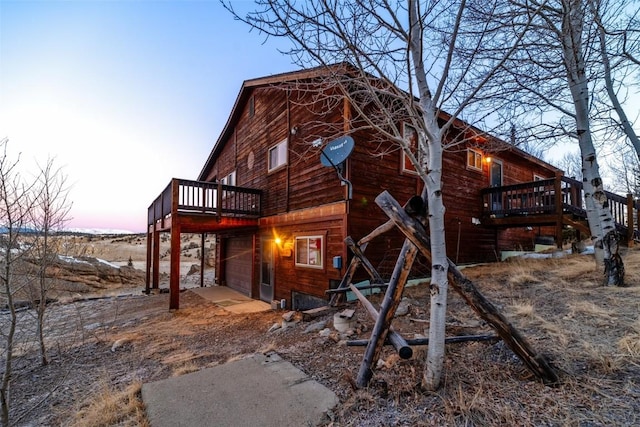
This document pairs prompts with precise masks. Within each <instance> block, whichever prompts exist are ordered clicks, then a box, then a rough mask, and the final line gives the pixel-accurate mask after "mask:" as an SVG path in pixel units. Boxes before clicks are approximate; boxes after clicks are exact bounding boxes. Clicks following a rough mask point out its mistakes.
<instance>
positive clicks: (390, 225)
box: [358, 220, 396, 247]
mask: <svg viewBox="0 0 640 427" xmlns="http://www.w3.org/2000/svg"><path fill="white" fill-rule="evenodd" d="M395 227H396V225H395V224H394V223H393V221H391V220H389V221H387V222H385V223H384V224H382V225H380V226H379V227H378V228H376V229H375V230H373V231H372V232H371V233H369V234H367V235H366V236H364V237H363V238H362V239H360V240H358V246H360V247H362V245H364V244H366V243H369V242H370V241H372V240H373V239H375V238H376V237H378V236H381V235H383V234H384V233H386V232H388V231H391V230H393V229H394V228H395Z"/></svg>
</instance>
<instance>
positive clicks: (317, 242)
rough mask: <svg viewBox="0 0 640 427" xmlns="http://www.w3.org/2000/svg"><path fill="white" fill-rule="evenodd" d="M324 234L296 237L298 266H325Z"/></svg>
mask: <svg viewBox="0 0 640 427" xmlns="http://www.w3.org/2000/svg"><path fill="white" fill-rule="evenodd" d="M322 249H323V238H322V236H300V237H296V266H298V267H310V268H324V265H323V260H322V253H323V250H322Z"/></svg>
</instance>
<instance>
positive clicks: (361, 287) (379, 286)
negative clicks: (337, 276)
mask: <svg viewBox="0 0 640 427" xmlns="http://www.w3.org/2000/svg"><path fill="white" fill-rule="evenodd" d="M387 286H389V284H388V283H380V284H379V285H371V286H359V287H358V289H360V290H361V291H366V290H367V289H381V288H386V287H387ZM350 291H351V290H350V289H349V288H342V289H341V288H340V287H338V288H335V289H327V290H326V291H324V292H325V293H327V294H335V293H338V292H342V293H344V292H350Z"/></svg>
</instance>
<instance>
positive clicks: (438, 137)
mask: <svg viewBox="0 0 640 427" xmlns="http://www.w3.org/2000/svg"><path fill="white" fill-rule="evenodd" d="M409 20H410V25H411V40H410V43H409V48H410V50H411V57H412V60H413V66H414V70H413V71H414V73H415V78H416V82H417V87H418V92H419V95H420V106H421V108H422V112H423V120H424V124H425V129H426V132H427V138H426V139H427V147H428V153H427V156H425V158H426V161H427V164H426V168H424V170H425V171H426V173H427V177H426V180H425V185H426V189H427V192H426V193H427V203H428V209H429V212H428V218H429V230H430V232H429V234H430V236H431V256H432V263H431V284H430V289H431V309H430V319H429V320H430V323H429V347H428V351H427V360H426V363H425V368H424V373H423V378H422V385H423V387H425V388H426V389H428V390H436V389H437V388H438V387H439V386H440V381H441V378H442V369H443V366H444V355H445V319H446V314H447V288H448V286H449V283H448V277H447V271H448V266H449V264H448V260H447V248H446V244H445V233H444V212H445V208H444V203H443V201H442V151H443V150H442V133H441V130H440V127H439V126H438V121H437V117H436V114H437V113H436V109H435V107H434V104H433V98H432V95H431V91H430V90H429V86H428V83H427V74H426V71H425V69H424V62H423V58H422V36H423V34H422V29H421V26H420V23H419V20H418V4H417V2H415V1H410V2H409Z"/></svg>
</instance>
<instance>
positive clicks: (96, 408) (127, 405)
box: [67, 381, 150, 427]
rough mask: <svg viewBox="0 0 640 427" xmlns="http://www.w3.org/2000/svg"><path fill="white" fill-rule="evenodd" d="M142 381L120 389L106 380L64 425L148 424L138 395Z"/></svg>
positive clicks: (132, 425)
mask: <svg viewBox="0 0 640 427" xmlns="http://www.w3.org/2000/svg"><path fill="white" fill-rule="evenodd" d="M141 392H142V383H141V382H138V381H136V382H134V383H132V384H130V385H129V386H128V387H127V388H125V389H124V390H118V389H115V388H114V387H113V386H111V385H109V384H108V383H107V382H104V383H102V385H101V387H100V389H99V390H98V391H97V392H96V393H94V394H92V395H90V396H89V397H88V398H87V399H86V400H85V401H84V402H82V404H81V405H80V407H79V408H78V410H77V412H76V413H75V416H74V417H73V419H72V420H70V422H69V424H67V427H107V426H115V425H117V426H121V427H129V426H130V427H135V426H139V427H150V424H149V422H148V420H147V418H146V415H145V407H144V403H143V402H142V397H141Z"/></svg>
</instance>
